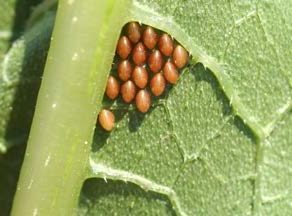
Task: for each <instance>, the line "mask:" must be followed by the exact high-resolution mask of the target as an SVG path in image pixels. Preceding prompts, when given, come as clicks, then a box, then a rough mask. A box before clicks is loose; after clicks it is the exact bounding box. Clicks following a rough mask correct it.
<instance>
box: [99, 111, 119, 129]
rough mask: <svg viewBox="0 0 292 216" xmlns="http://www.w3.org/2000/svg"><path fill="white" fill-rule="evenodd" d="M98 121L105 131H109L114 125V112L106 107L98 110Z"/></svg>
mask: <svg viewBox="0 0 292 216" xmlns="http://www.w3.org/2000/svg"><path fill="white" fill-rule="evenodd" d="M98 121H99V124H100V126H101V127H102V128H103V129H104V130H106V131H111V130H112V129H113V128H114V126H115V116H114V114H113V113H112V112H111V111H109V110H106V109H103V110H101V111H100V113H99V115H98Z"/></svg>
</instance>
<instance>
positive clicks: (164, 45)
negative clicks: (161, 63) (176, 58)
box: [158, 33, 173, 56]
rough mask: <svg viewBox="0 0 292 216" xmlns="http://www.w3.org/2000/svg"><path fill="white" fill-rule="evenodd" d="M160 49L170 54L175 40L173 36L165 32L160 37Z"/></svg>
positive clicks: (166, 54)
mask: <svg viewBox="0 0 292 216" xmlns="http://www.w3.org/2000/svg"><path fill="white" fill-rule="evenodd" d="M158 47H159V50H160V51H161V52H162V54H163V55H165V56H170V55H171V54H172V51H173V41H172V38H171V37H170V36H169V35H168V34H165V33H164V34H163V35H162V36H161V37H160V38H159V42H158Z"/></svg>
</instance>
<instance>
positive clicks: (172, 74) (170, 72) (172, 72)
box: [163, 61, 179, 84]
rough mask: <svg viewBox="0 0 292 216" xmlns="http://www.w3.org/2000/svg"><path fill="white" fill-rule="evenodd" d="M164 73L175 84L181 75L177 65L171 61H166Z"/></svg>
mask: <svg viewBox="0 0 292 216" xmlns="http://www.w3.org/2000/svg"><path fill="white" fill-rule="evenodd" d="M163 75H164V77H165V79H166V80H167V81H168V82H169V83H171V84H175V83H176V81H177V80H178V77H179V73H178V71H177V69H176V67H175V66H174V64H173V63H172V62H170V61H168V62H166V63H165V65H164V67H163Z"/></svg>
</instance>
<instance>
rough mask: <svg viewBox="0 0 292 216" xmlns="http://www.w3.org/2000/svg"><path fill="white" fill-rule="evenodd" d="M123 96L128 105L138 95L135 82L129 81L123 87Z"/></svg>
mask: <svg viewBox="0 0 292 216" xmlns="http://www.w3.org/2000/svg"><path fill="white" fill-rule="evenodd" d="M121 95H122V98H123V100H124V101H125V102H126V103H130V102H131V101H132V100H133V99H134V98H135V95H136V87H135V84H134V83H133V81H131V80H128V81H127V82H125V83H124V84H123V85H122V86H121Z"/></svg>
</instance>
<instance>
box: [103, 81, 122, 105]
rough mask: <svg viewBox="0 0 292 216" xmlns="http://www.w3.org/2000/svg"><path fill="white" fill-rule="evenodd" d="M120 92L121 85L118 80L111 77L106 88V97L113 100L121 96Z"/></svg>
mask: <svg viewBox="0 0 292 216" xmlns="http://www.w3.org/2000/svg"><path fill="white" fill-rule="evenodd" d="M119 92H120V84H119V82H118V80H117V79H116V78H115V77H113V76H109V78H108V80H107V86H106V95H107V96H108V97H109V98H110V99H112V100H113V99H115V98H116V97H117V96H118V95H119Z"/></svg>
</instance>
